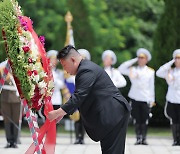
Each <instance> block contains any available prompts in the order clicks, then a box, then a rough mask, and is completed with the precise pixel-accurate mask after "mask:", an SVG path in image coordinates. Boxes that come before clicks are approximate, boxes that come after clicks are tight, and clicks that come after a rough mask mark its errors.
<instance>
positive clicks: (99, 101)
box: [62, 60, 130, 141]
mask: <svg viewBox="0 0 180 154" xmlns="http://www.w3.org/2000/svg"><path fill="white" fill-rule="evenodd" d="M75 86H76V87H75V91H74V94H72V96H71V98H70V99H69V101H68V102H67V103H65V104H64V105H63V106H62V109H63V110H64V111H65V112H66V113H67V114H72V113H73V112H74V111H75V110H76V109H77V108H78V109H79V111H80V113H81V117H82V120H83V124H84V127H85V129H86V131H87V134H88V135H89V137H90V138H91V139H93V140H94V141H100V140H102V139H103V138H104V137H105V136H106V135H107V134H108V133H109V132H110V131H111V130H112V129H113V128H114V127H115V126H116V125H117V124H118V123H119V122H120V120H121V119H122V118H123V117H124V116H125V115H126V114H128V113H129V111H130V106H129V104H128V102H127V101H126V99H125V98H124V97H123V96H122V95H121V94H120V92H119V90H118V89H117V88H116V87H115V86H114V84H113V82H112V81H111V79H110V77H109V76H108V74H107V73H106V72H105V71H104V69H102V68H101V67H100V66H98V65H96V64H95V63H93V62H91V61H88V60H82V61H81V63H80V65H79V67H78V71H77V74H76V79H75Z"/></svg>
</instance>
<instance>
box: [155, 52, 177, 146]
mask: <svg viewBox="0 0 180 154" xmlns="http://www.w3.org/2000/svg"><path fill="white" fill-rule="evenodd" d="M173 65H175V67H173ZM156 75H157V76H158V77H160V78H164V79H165V80H166V82H167V84H168V92H167V95H166V100H167V104H166V108H165V111H166V113H167V115H168V118H169V117H170V120H171V124H172V134H173V139H174V142H173V146H176V145H180V49H177V50H175V51H174V52H173V60H171V61H169V62H168V63H166V64H164V65H163V66H161V67H160V68H159V69H158V70H157V72H156Z"/></svg>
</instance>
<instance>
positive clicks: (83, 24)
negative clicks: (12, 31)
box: [0, 0, 180, 125]
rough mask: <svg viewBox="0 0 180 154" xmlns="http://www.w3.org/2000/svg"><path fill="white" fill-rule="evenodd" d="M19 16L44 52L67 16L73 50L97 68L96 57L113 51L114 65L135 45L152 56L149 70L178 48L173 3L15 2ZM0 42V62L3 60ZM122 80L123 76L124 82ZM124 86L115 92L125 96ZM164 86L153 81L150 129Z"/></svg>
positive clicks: (158, 120)
mask: <svg viewBox="0 0 180 154" xmlns="http://www.w3.org/2000/svg"><path fill="white" fill-rule="evenodd" d="M19 3H20V5H21V6H22V9H23V10H24V14H25V15H26V16H29V17H31V19H32V20H33V21H34V29H35V31H36V32H37V34H38V35H44V36H45V37H46V44H45V47H46V50H47V51H48V50H50V49H56V50H60V49H61V48H63V46H64V42H65V38H66V22H65V21H64V16H65V14H66V12H67V11H71V13H72V15H73V18H74V20H73V22H72V26H73V30H74V39H75V46H76V48H77V49H78V48H85V49H87V50H89V51H90V53H91V55H92V61H94V62H96V63H98V64H99V65H101V66H102V61H101V54H102V52H103V51H104V50H106V49H111V50H113V51H114V52H115V53H116V55H117V58H118V62H117V64H116V65H115V67H118V66H119V65H120V64H121V63H122V62H124V61H126V60H128V59H131V58H133V57H135V53H136V50H137V49H138V48H140V47H144V48H147V49H148V50H149V51H151V52H152V55H153V59H152V61H151V62H150V63H149V66H150V67H153V68H154V69H155V70H157V69H158V68H159V67H160V65H162V64H164V63H165V62H167V61H169V60H170V59H171V55H172V51H173V50H174V49H176V48H179V43H180V42H179V41H180V40H179V36H180V35H179V33H180V29H179V27H180V21H179V20H177V19H179V16H180V12H178V8H180V1H179V0H173V1H172V0H53V1H48V0H29V1H24V0H19ZM3 51H4V49H3V44H2V43H1V44H0V61H2V60H3V59H4V58H5V54H4V53H3ZM126 79H127V80H128V78H126ZM129 87H130V83H129V80H128V85H127V86H126V87H125V88H123V89H121V91H122V93H123V94H124V95H125V96H127V93H128V91H129ZM166 91H167V85H166V83H165V81H164V80H163V79H158V78H157V79H156V102H157V106H156V107H155V108H154V109H153V110H152V112H153V114H154V117H153V118H152V119H151V120H150V123H151V125H166V124H168V121H167V120H166V118H165V117H164V114H163V108H164V103H165V94H166Z"/></svg>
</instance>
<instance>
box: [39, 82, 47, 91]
mask: <svg viewBox="0 0 180 154" xmlns="http://www.w3.org/2000/svg"><path fill="white" fill-rule="evenodd" d="M46 86H47V83H46V82H44V81H41V82H39V83H38V87H39V88H40V89H41V88H46Z"/></svg>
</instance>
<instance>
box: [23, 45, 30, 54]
mask: <svg viewBox="0 0 180 154" xmlns="http://www.w3.org/2000/svg"><path fill="white" fill-rule="evenodd" d="M22 49H23V50H24V52H25V53H27V52H28V51H29V50H30V48H29V47H28V46H24V47H22Z"/></svg>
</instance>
